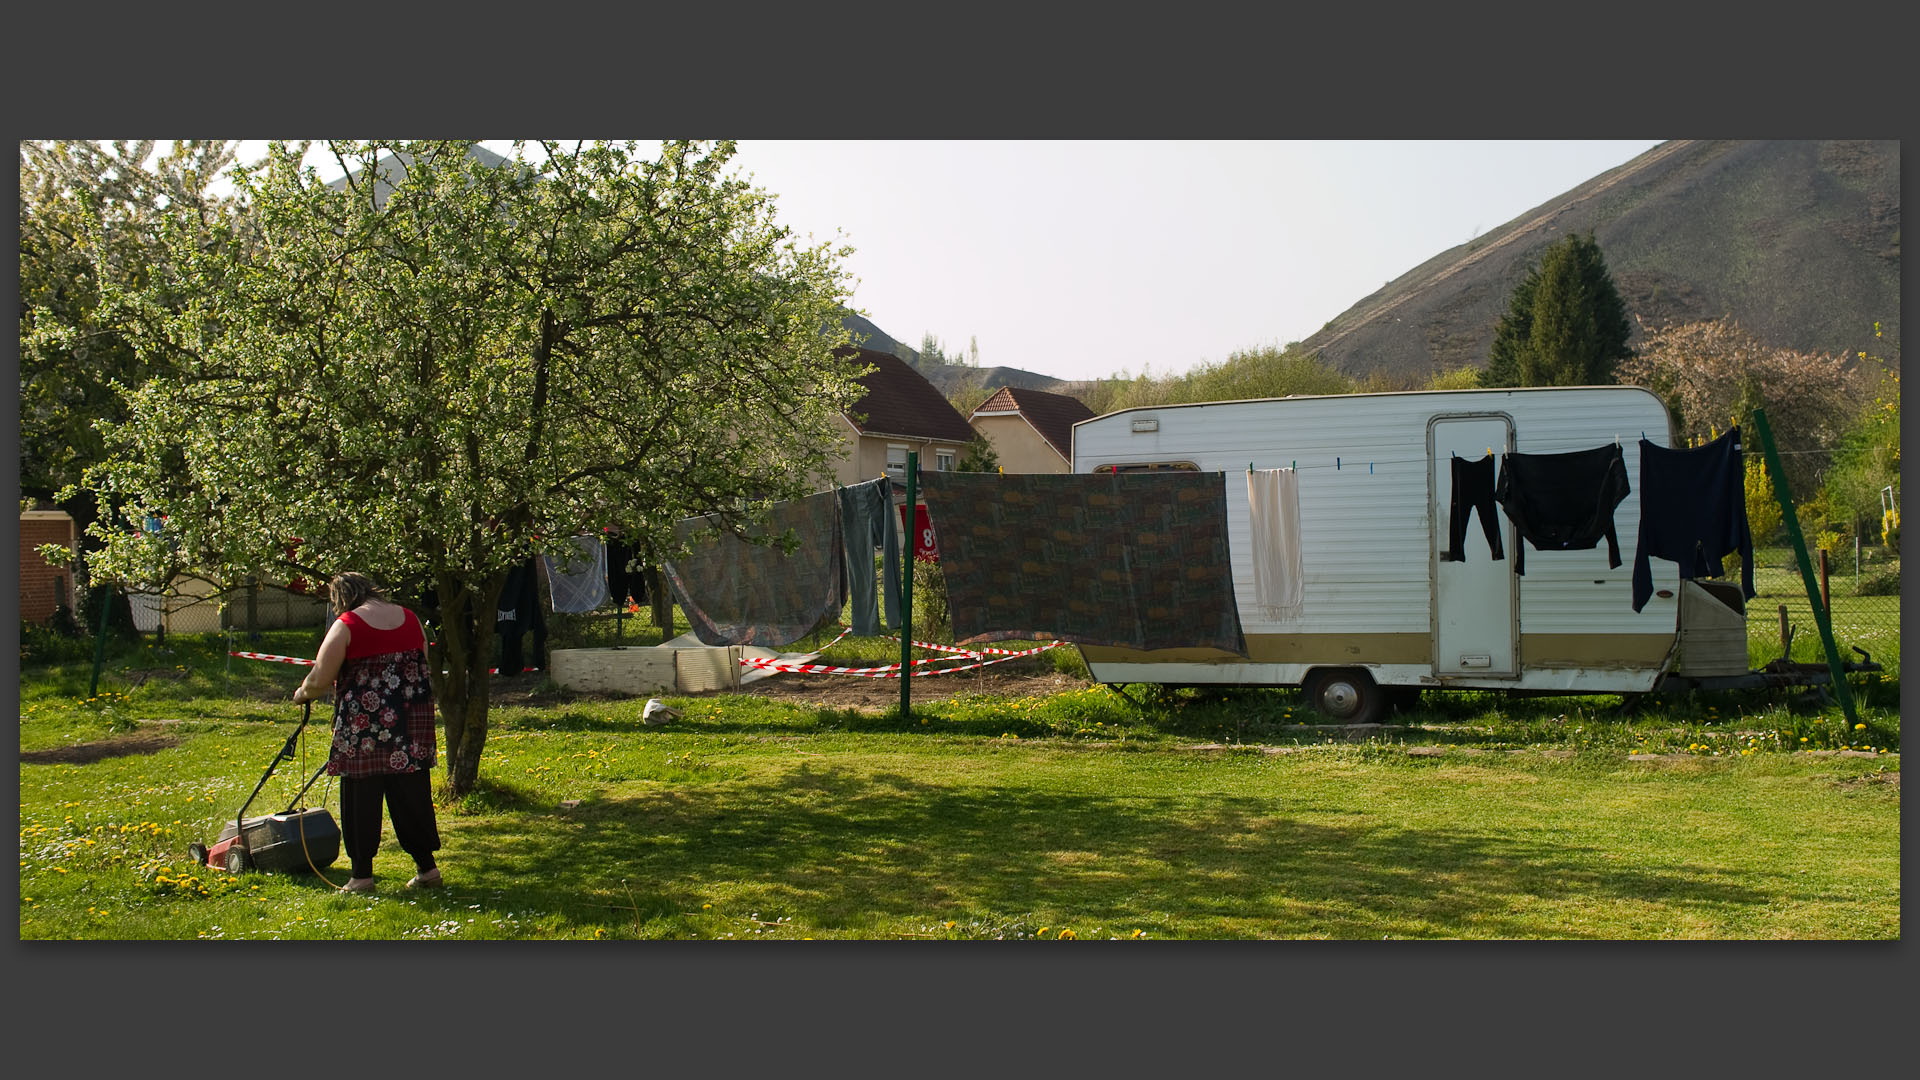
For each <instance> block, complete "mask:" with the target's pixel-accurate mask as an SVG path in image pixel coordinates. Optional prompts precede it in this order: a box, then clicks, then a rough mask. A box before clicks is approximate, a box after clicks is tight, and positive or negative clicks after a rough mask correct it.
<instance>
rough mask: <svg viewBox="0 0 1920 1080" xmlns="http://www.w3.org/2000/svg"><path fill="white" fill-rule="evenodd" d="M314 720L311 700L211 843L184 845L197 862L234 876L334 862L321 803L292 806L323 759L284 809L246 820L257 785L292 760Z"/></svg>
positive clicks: (332, 838)
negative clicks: (252, 871)
mask: <svg viewBox="0 0 1920 1080" xmlns="http://www.w3.org/2000/svg"><path fill="white" fill-rule="evenodd" d="M312 718H313V703H312V702H307V703H306V710H305V712H303V713H302V714H301V717H300V726H299V727H297V728H294V729H293V734H291V735H289V736H287V742H286V745H285V746H282V747H281V748H280V752H279V753H278V754H276V755H274V758H273V760H272V761H270V762H268V763H267V771H266V772H265V773H263V774H261V776H260V782H259V783H257V784H255V785H253V794H252V795H249V796H247V801H246V802H244V803H242V804H240V811H239V813H237V814H235V815H234V817H233V820H232V821H231V822H228V823H227V825H226V827H224V828H222V829H221V830H220V835H219V837H217V838H216V839H215V840H214V843H213V846H212V847H208V846H207V845H205V844H198V843H195V844H189V845H187V854H189V855H191V856H192V857H193V860H194V861H195V862H198V863H205V864H206V865H208V866H210V867H212V868H213V869H215V870H225V871H228V872H229V873H234V874H238V873H241V872H243V871H247V870H263V871H267V872H270V873H286V872H290V871H295V870H312V871H313V872H314V873H316V874H318V873H319V872H320V871H321V870H322V869H324V868H325V867H329V866H332V865H333V862H334V860H335V859H337V858H339V857H340V826H339V825H337V824H335V823H334V820H333V815H332V814H329V813H328V812H327V810H326V808H325V807H321V806H317V807H313V808H310V809H296V807H298V806H299V805H300V800H301V799H303V798H305V797H306V794H307V789H308V788H311V787H312V786H313V784H314V781H316V780H318V779H320V774H321V773H322V772H325V771H326V768H327V763H326V762H324V761H322V762H321V763H320V767H319V768H318V769H315V770H314V772H313V775H312V776H310V777H308V778H307V782H306V784H304V785H302V786H301V788H300V791H299V793H298V794H296V795H294V797H293V800H292V801H291V802H289V803H287V808H286V809H285V810H282V811H280V812H279V813H277V814H268V815H266V816H264V817H255V818H250V817H248V816H247V807H249V806H252V805H253V800H254V799H256V798H258V797H259V795H260V789H261V788H264V787H266V786H267V780H268V779H269V778H271V777H272V776H273V770H274V769H276V768H277V767H279V765H280V763H281V762H282V761H292V760H293V748H294V747H295V746H296V745H297V744H298V743H299V741H300V733H301V732H302V731H304V730H306V727H307V721H309V720H311V719H312Z"/></svg>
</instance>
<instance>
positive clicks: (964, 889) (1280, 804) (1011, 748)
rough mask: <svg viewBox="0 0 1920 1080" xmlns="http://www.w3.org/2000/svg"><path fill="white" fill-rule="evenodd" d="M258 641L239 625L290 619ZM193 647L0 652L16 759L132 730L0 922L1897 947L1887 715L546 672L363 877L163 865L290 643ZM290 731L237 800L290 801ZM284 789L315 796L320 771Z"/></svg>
mask: <svg viewBox="0 0 1920 1080" xmlns="http://www.w3.org/2000/svg"><path fill="white" fill-rule="evenodd" d="M628 629H631V627H629V628H628ZM277 635H278V636H276V634H269V635H267V636H266V637H265V638H264V639H263V640H262V641H260V642H253V643H249V644H248V645H247V646H245V647H250V648H253V649H255V650H257V651H263V652H280V653H287V654H292V655H301V654H302V652H301V648H300V643H301V641H302V640H306V639H312V638H315V637H317V634H316V633H315V632H314V631H310V630H309V631H285V632H277ZM312 644H313V642H312V641H310V640H309V641H308V642H307V647H306V653H305V654H306V655H310V654H311V646H312ZM859 648H860V649H864V650H869V651H871V650H874V649H876V648H877V646H875V645H873V644H872V643H860V644H859ZM224 653H225V642H224V641H222V640H219V639H217V638H215V639H212V640H201V639H193V638H187V637H182V638H176V639H175V640H174V641H173V642H172V643H171V653H170V654H163V653H161V652H160V651H159V650H151V651H150V650H146V649H144V648H141V649H134V650H123V651H118V652H116V653H115V654H114V657H113V658H112V660H111V662H110V664H109V671H108V673H107V675H106V677H104V678H103V682H102V687H103V690H105V691H106V692H105V693H103V694H102V695H98V696H96V697H95V699H94V700H92V701H88V700H86V695H85V691H86V688H87V682H88V677H89V676H90V674H91V665H90V662H81V661H70V662H67V663H63V664H55V665H47V666H33V667H28V668H26V669H24V670H23V676H22V681H21V692H22V708H21V713H22V715H21V747H22V749H23V751H29V752H30V751H33V750H43V751H44V750H53V749H57V748H61V747H71V746H74V745H76V744H81V743H89V742H96V741H99V740H102V739H107V738H115V737H118V738H137V739H144V740H150V741H148V742H146V743H145V744H143V745H138V746H132V745H130V746H129V747H128V748H129V749H137V750H140V751H143V752H130V753H123V754H119V755H117V756H109V757H104V758H101V759H100V760H96V761H92V762H90V763H86V764H77V763H57V762H51V761H39V760H34V759H33V755H31V754H30V753H29V754H28V756H27V758H26V759H25V760H23V763H22V765H21V768H20V792H21V817H20V828H21V832H20V837H21V851H20V864H21V865H20V881H21V886H20V888H21V908H20V910H21V925H20V932H21V936H22V938H26V939H68V938H105V939H132V938H168V939H195V938H227V939H236V938H266V939H275V938H279V939H291V938H320V939H329V938H379V939H397V938H436V939H440V938H455V939H470V938H511V939H525V938H613V939H621V938H647V939H665V938H699V939H708V938H726V937H729V936H731V937H733V938H736V939H747V938H915V939H918V938H971V939H996V938H1009V939H1024V940H1034V939H1045V940H1059V939H1061V937H1062V936H1063V934H1064V935H1065V936H1066V937H1069V938H1074V939H1082V940H1085V939H1095V938H1100V939H1104V938H1115V937H1117V938H1123V939H1134V938H1149V939H1180V938H1189V939H1191V938H1369V939H1372V938H1380V937H1445V938H1607V939H1614V938H1626V939H1641V938H1717V939H1728V938H1733V939H1749V938H1828V939H1835V938H1875V939H1897V938H1898V936H1899V915H1900V896H1899V887H1900V878H1899V784H1898V769H1899V753H1898V750H1899V741H1898V740H1899V717H1898V713H1897V711H1888V710H1886V709H1871V708H1870V709H1868V710H1867V713H1866V722H1867V726H1866V727H1864V728H1862V729H1860V730H1851V729H1848V728H1847V727H1846V725H1845V724H1844V723H1843V722H1840V721H1838V720H1837V714H1836V712H1835V711H1834V710H1831V709H1827V710H1821V709H1814V708H1808V707H1806V706H1804V705H1801V704H1796V703H1795V701H1794V700H1793V699H1791V698H1789V697H1787V696H1785V695H1780V694H1773V695H1766V694H1751V695H1716V696H1711V697H1709V696H1705V695H1701V696H1698V697H1696V698H1693V699H1687V700H1680V701H1673V702H1666V703H1662V704H1661V705H1659V706H1658V707H1653V708H1643V709H1641V710H1640V711H1638V712H1635V713H1632V714H1624V713H1623V712H1622V710H1621V709H1620V708H1619V705H1620V702H1619V699H1617V698H1615V699H1608V698H1537V699H1514V700H1509V699H1506V698H1503V697H1500V696H1497V695H1492V694H1485V695H1475V694H1457V695H1449V696H1439V695H1428V696H1427V700H1424V701H1423V702H1422V703H1421V705H1420V706H1419V707H1418V708H1417V709H1415V710H1413V711H1411V712H1409V713H1403V714H1401V715H1400V716H1399V717H1398V718H1397V720H1398V726H1396V727H1394V728H1390V729H1387V730H1386V731H1384V732H1382V733H1380V734H1379V735H1377V736H1376V737H1374V738H1371V739H1369V740H1367V741H1365V742H1360V743H1352V742H1345V741H1342V740H1341V739H1339V738H1338V737H1336V736H1335V734H1334V733H1331V732H1329V731H1328V730H1327V729H1324V728H1319V727H1314V726H1310V725H1307V724H1305V723H1303V722H1304V721H1306V720H1308V719H1310V716H1309V714H1308V712H1307V710H1306V709H1305V708H1304V706H1303V705H1302V703H1301V702H1300V700H1299V697H1298V695H1297V694H1293V693H1291V692H1285V691H1272V690H1262V691H1251V690H1248V691H1213V692H1197V691H1161V692H1157V693H1150V694H1148V693H1136V694H1135V695H1134V698H1135V701H1137V702H1138V703H1139V704H1138V705H1137V706H1136V704H1134V703H1132V702H1129V701H1127V700H1124V699H1122V698H1120V697H1119V696H1118V695H1117V694H1114V693H1112V692H1111V691H1109V690H1107V689H1105V688H1099V687H1090V688H1087V689H1083V690H1075V691H1070V692H1067V693H1063V694H1059V695H1055V696H1052V697H1049V698H1045V699H1039V698H1034V699H1007V698H1000V699H994V698H985V697H979V696H971V697H960V698H955V699H953V700H951V701H947V702H942V703H939V704H924V705H916V707H915V709H914V711H913V714H912V715H911V716H909V717H906V718H902V717H901V716H900V715H899V714H898V712H897V711H889V712H886V713H881V714H870V713H861V712H857V711H852V710H831V709H821V708H817V707H803V706H797V705H792V704H785V703H780V702H775V701H770V700H764V699H757V698H751V697H747V696H703V697H686V698H672V699H669V700H670V702H671V703H672V704H674V705H675V706H677V707H679V708H681V709H682V710H684V712H685V716H684V718H683V719H682V720H681V721H679V722H677V723H675V724H673V725H670V726H667V727H662V728H646V727H643V726H642V725H641V724H640V723H639V709H640V706H641V704H642V702H641V701H637V700H610V699H601V698H589V697H581V696H575V695H570V694H566V693H563V692H558V691H552V692H548V693H544V694H541V695H539V696H538V697H537V699H536V700H533V701H532V702H530V703H529V704H525V705H519V704H516V705H512V706H505V707H500V708H498V709H497V710H496V712H495V715H494V717H493V733H492V736H491V738H490V741H489V744H488V749H487V757H486V760H485V763H484V764H483V767H482V774H483V783H482V787H481V789H480V790H479V791H477V792H475V793H473V794H472V795H470V796H468V797H467V798H465V799H464V800H461V801H460V802H458V803H457V804H446V805H443V806H442V807H441V810H440V825H441V832H442V835H443V837H444V839H445V842H446V847H445V849H444V850H443V851H442V852H441V861H442V864H443V866H444V867H445V870H446V874H447V878H448V880H449V882H450V884H449V886H448V887H447V888H446V889H444V890H441V891H438V892H430V893H425V894H414V893H410V892H407V891H406V890H403V889H401V888H400V887H399V886H400V883H401V882H403V881H404V880H405V879H406V878H407V876H408V875H409V874H410V872H411V864H410V861H409V860H407V858H406V857H405V856H404V854H402V853H401V852H400V851H399V850H398V849H397V848H396V847H394V846H393V844H392V842H391V839H390V837H389V839H388V841H387V844H386V845H385V846H384V847H383V849H382V853H381V855H380V857H379V859H378V861H377V862H376V874H377V875H378V876H379V879H380V892H379V894H378V895H377V896H376V897H373V898H365V897H354V896H346V895H343V894H339V893H336V892H335V891H334V890H332V889H331V888H329V887H327V886H326V885H325V884H322V883H321V882H319V881H317V880H316V879H315V878H314V876H313V875H311V874H304V873H303V874H244V875H239V876H237V877H235V876H229V875H227V874H224V873H222V872H218V871H212V870H208V869H205V868H196V867H194V866H192V865H191V864H190V863H189V862H188V860H187V858H186V855H185V853H184V852H185V847H186V845H187V843H188V842H190V841H194V840H200V841H203V842H205V841H210V840H211V839H212V838H213V837H214V835H215V834H216V833H217V831H218V829H219V827H220V825H221V823H222V822H223V821H225V820H227V819H228V818H230V817H231V815H232V814H233V813H234V811H235V810H237V809H238V808H239V805H240V803H241V802H243V801H244V800H245V799H246V797H247V794H248V792H250V791H251V790H252V788H253V785H254V783H255V782H256V781H257V780H258V779H259V776H260V773H261V771H262V770H264V769H265V767H266V764H267V762H268V761H269V760H271V759H272V758H273V756H274V753H275V752H276V750H277V749H278V748H279V747H280V745H281V744H282V743H283V742H284V741H285V739H286V736H287V734H288V733H289V732H290V731H291V730H292V727H293V724H294V722H295V721H296V720H297V717H298V714H297V712H295V711H294V709H293V707H292V706H291V705H289V704H288V701H287V694H288V693H289V692H290V691H291V689H292V686H293V685H294V683H295V682H296V681H297V679H298V677H299V675H300V672H301V669H299V668H295V667H292V666H289V665H275V664H266V663H260V662H247V663H243V662H241V661H235V662H234V666H233V667H232V668H231V669H228V667H227V665H226V664H225V659H226V658H225V655H224ZM89 660H90V657H89ZM1018 663H1022V664H1030V665H1034V669H1035V670H1046V669H1047V668H1048V667H1049V666H1050V664H1051V661H1050V659H1049V658H1048V657H1046V656H1043V657H1036V658H1032V659H1028V660H1022V661H1019V662H1018ZM169 669H170V670H172V671H173V672H174V673H175V674H174V675H172V676H167V675H163V674H161V672H163V671H165V670H169ZM141 671H145V672H147V673H148V674H146V675H145V676H143V677H139V679H138V684H137V685H133V683H134V682H135V673H137V672H141ZM108 687H111V689H107V688H108ZM321 724H324V720H322V721H321ZM158 739H165V740H168V742H167V743H166V744H165V745H161V744H160V743H158V742H155V741H151V740H158ZM1802 739H1805V740H1807V741H1806V742H1802V741H1800V740H1802ZM323 745H324V739H323V738H322V737H320V736H319V735H318V734H316V736H315V737H314V738H312V739H310V740H306V745H305V748H304V749H305V752H306V754H307V757H306V759H305V760H304V761H298V762H295V763H292V764H287V765H283V766H281V769H280V772H279V773H277V774H276V776H275V777H274V779H273V780H272V781H271V782H270V783H269V784H268V787H267V790H266V791H264V792H263V793H262V794H261V796H260V799H259V800H258V801H257V802H256V803H255V805H254V807H253V809H252V811H250V812H253V813H258V812H262V811H264V810H268V809H278V808H279V807H280V805H284V803H285V802H286V801H287V800H289V799H291V797H292V793H293V791H294V790H296V789H297V787H298V784H299V782H300V781H301V780H302V779H304V776H305V775H307V774H310V773H311V771H312V769H313V768H314V767H315V766H317V764H318V762H319V757H318V754H319V753H320V751H321V747H322V746H323ZM1410 747H1422V748H1428V749H1423V750H1422V752H1421V754H1418V755H1416V754H1411V753H1409V748H1410ZM1841 747H1847V748H1848V750H1846V751H1845V752H1842V753H1836V752H1835V751H1839V750H1840V748H1841ZM1814 748H1819V749H1821V750H1822V751H1823V753H1818V754H1816V753H1809V752H1806V751H1808V750H1811V749H1814ZM1636 757H1638V758H1642V760H1635V758H1636ZM575 800H577V804H575V805H571V806H569V805H567V804H568V803H569V802H573V801H575ZM307 801H308V803H309V804H310V805H326V806H328V807H329V808H331V809H334V810H335V812H336V815H337V810H338V806H337V793H335V792H334V791H333V790H332V789H331V787H330V786H329V785H328V783H326V782H325V781H323V782H322V783H321V784H320V785H317V786H316V787H315V788H314V789H313V792H312V793H311V794H310V795H309V797H308V800H307ZM329 876H330V877H331V878H332V880H333V881H335V882H340V881H344V880H345V878H346V865H345V859H344V856H343V857H342V858H341V859H340V861H338V862H337V863H335V864H334V865H333V867H331V868H330V871H329Z"/></svg>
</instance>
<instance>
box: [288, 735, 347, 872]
mask: <svg viewBox="0 0 1920 1080" xmlns="http://www.w3.org/2000/svg"><path fill="white" fill-rule="evenodd" d="M307 715H308V716H309V717H311V716H312V715H313V702H311V701H309V702H307ZM302 734H303V735H304V734H305V732H302ZM306 774H307V743H306V740H305V739H304V738H303V739H301V741H300V775H302V776H305V775H306ZM327 787H328V788H332V787H333V778H332V777H328V778H327ZM306 801H307V793H306V791H305V790H302V791H301V792H300V795H299V797H298V798H296V799H295V800H294V806H295V807H296V808H297V809H300V810H305V809H306ZM320 803H321V806H320V808H321V809H322V810H324V809H326V796H324V795H322V796H321V797H320ZM345 812H346V811H345V808H342V810H341V813H342V814H344V813H345ZM297 820H298V821H299V822H300V854H302V855H304V856H306V858H307V869H309V870H311V871H313V876H314V877H317V878H319V879H320V880H321V881H324V882H326V883H327V884H328V885H333V888H334V889H335V890H336V891H338V892H346V891H347V887H346V886H345V885H334V884H333V879H332V878H330V877H328V876H327V875H325V874H323V873H321V872H320V868H319V867H317V866H315V865H313V852H312V851H311V850H309V849H308V848H307V822H306V819H305V818H304V817H303V818H298V819H297ZM342 839H343V842H344V837H343V838H342ZM347 880H348V881H352V880H353V872H352V871H351V870H349V871H348V872H347Z"/></svg>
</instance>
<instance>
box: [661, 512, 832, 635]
mask: <svg viewBox="0 0 1920 1080" xmlns="http://www.w3.org/2000/svg"><path fill="white" fill-rule="evenodd" d="M771 515H772V516H771V518H770V520H769V521H768V523H767V524H766V525H765V526H764V527H761V528H758V529H755V530H754V534H755V535H759V536H773V537H779V536H783V535H785V534H786V533H787V532H788V531H789V530H791V531H792V532H793V534H794V536H795V537H796V538H797V539H798V541H799V546H798V547H796V548H795V549H794V551H793V554H791V555H788V554H785V553H783V552H782V551H781V550H780V548H779V546H778V545H777V544H753V543H748V542H747V541H744V540H741V539H739V538H737V537H735V536H734V535H733V534H732V533H729V532H724V531H721V530H720V529H719V528H718V527H717V525H716V523H715V522H713V521H712V520H710V518H707V517H698V518H686V519H683V520H681V521H679V522H677V523H675V525H674V529H675V531H676V532H677V533H678V535H679V537H680V539H681V540H682V541H686V542H689V543H691V544H692V545H693V550H692V551H691V552H689V553H688V554H687V556H686V557H685V558H683V559H680V560H678V561H675V562H669V563H666V564H664V565H663V566H662V567H661V568H662V569H663V570H665V571H666V575H667V581H668V582H669V583H670V584H671V585H672V587H673V593H674V597H675V598H676V599H678V600H679V601H680V607H681V609H682V610H684V611H685V612H686V613H687V621H688V622H689V623H690V624H692V626H693V632H694V634H695V635H696V636H697V637H699V639H700V640H701V641H703V642H705V643H706V644H708V645H765V646H769V647H772V648H779V647H781V646H783V645H789V644H791V643H793V642H795V641H798V640H800V639H801V638H803V637H806V636H807V635H808V634H810V633H812V632H813V631H814V630H816V629H818V628H819V626H820V625H821V624H822V623H824V622H826V621H827V620H829V619H834V618H837V617H838V616H839V614H840V589H841V574H842V571H843V570H844V569H845V566H844V563H843V558H844V556H842V554H841V545H840V500H839V497H838V496H836V495H835V494H834V493H833V492H831V491H824V492H821V493H820V494H818V495H809V496H807V497H806V498H804V499H794V500H792V501H789V502H781V503H775V504H774V505H773V508H772V511H771Z"/></svg>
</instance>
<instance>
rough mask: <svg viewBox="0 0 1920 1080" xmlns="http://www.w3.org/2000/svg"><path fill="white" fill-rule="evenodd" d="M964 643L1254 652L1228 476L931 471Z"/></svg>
mask: <svg viewBox="0 0 1920 1080" xmlns="http://www.w3.org/2000/svg"><path fill="white" fill-rule="evenodd" d="M921 482H922V483H923V484H924V485H925V489H924V490H925V492H926V496H927V511H928V514H929V517H930V518H931V519H932V523H933V531H934V539H935V542H936V543H937V544H938V546H939V550H940V566H941V569H942V570H943V571H945V574H946V580H947V608H948V611H949V612H950V613H951V614H952V616H953V634H954V640H956V641H961V642H982V641H998V640H1004V639H1007V638H1021V639H1027V640H1047V639H1050V638H1051V639H1058V640H1060V641H1074V642H1080V643H1082V644H1088V645H1118V646H1124V647H1129V648H1135V649H1171V648H1181V647H1195V646H1210V647H1212V648H1216V649H1220V650H1223V651H1225V652H1230V653H1233V654H1235V655H1239V656H1244V655H1246V642H1245V639H1244V638H1243V637H1242V635H1241V631H1240V612H1239V609H1238V608H1237V607H1236V606H1235V604H1234V596H1233V570H1232V565H1231V557H1230V553H1229V551H1228V546H1227V489H1226V481H1225V474H1223V473H1217V472H1212V473H1198V472H1153V473H1094V474H1088V473H1070V474H1058V473H1051V474H1049V473H1028V474H1002V473H954V472H929V473H925V474H923V476H922V477H921Z"/></svg>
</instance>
